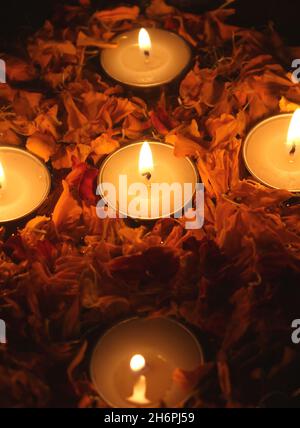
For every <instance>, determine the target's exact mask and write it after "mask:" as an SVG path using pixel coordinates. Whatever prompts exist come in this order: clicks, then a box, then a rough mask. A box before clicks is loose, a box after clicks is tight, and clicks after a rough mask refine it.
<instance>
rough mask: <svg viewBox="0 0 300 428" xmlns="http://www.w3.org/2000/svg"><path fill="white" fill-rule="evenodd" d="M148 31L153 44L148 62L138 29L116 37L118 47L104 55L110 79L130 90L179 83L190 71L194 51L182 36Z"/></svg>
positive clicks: (160, 30)
mask: <svg viewBox="0 0 300 428" xmlns="http://www.w3.org/2000/svg"><path fill="white" fill-rule="evenodd" d="M147 31H148V32H149V35H150V38H151V44H152V48H151V51H150V56H149V58H148V59H147V60H145V56H144V54H143V52H142V50H141V49H140V47H139V43H138V38H139V29H137V30H133V31H128V32H126V33H123V34H121V35H119V36H117V37H116V38H115V39H113V40H112V42H113V43H117V44H118V47H117V48H114V49H104V50H103V51H102V52H101V56H100V62H101V66H102V68H103V70H104V71H105V72H106V74H107V75H108V76H110V77H112V78H113V79H114V80H115V81H117V82H119V83H123V84H125V85H127V86H130V87H135V88H155V87H158V86H161V85H164V84H168V83H170V82H172V81H173V80H176V79H177V78H178V77H179V76H180V75H181V74H182V73H183V72H184V71H185V70H186V69H187V68H188V66H189V64H190V62H191V59H192V51H191V48H190V46H189V45H188V44H187V42H186V41H185V40H184V39H183V38H182V37H180V36H178V35H177V34H175V33H173V32H170V31H166V30H162V29H158V28H150V29H147Z"/></svg>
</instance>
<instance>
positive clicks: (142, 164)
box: [139, 142, 153, 180]
mask: <svg viewBox="0 0 300 428" xmlns="http://www.w3.org/2000/svg"><path fill="white" fill-rule="evenodd" d="M152 171H153V156H152V151H151V148H150V145H149V143H147V142H145V143H144V144H143V145H142V148H141V152H140V158H139V172H140V174H141V175H143V176H145V177H147V179H148V180H150V178H151V173H152Z"/></svg>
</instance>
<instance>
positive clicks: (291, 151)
mask: <svg viewBox="0 0 300 428" xmlns="http://www.w3.org/2000/svg"><path fill="white" fill-rule="evenodd" d="M296 149H297V146H296V144H295V143H293V146H292V148H291V150H290V155H291V156H294V155H295V153H296Z"/></svg>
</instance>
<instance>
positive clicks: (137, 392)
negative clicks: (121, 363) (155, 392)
mask: <svg viewBox="0 0 300 428" xmlns="http://www.w3.org/2000/svg"><path fill="white" fill-rule="evenodd" d="M145 366H146V361H145V358H144V357H143V356H142V355H134V356H133V357H132V358H131V360H130V368H131V370H132V371H133V372H141V371H142V370H143V369H144V368H145ZM146 392H147V379H146V376H144V375H141V376H139V377H138V380H137V381H136V383H135V384H134V386H133V393H132V395H131V396H130V397H128V398H127V400H128V401H129V402H131V403H133V404H136V405H140V406H142V405H144V406H146V405H148V404H150V403H151V401H150V400H148V398H147V397H146Z"/></svg>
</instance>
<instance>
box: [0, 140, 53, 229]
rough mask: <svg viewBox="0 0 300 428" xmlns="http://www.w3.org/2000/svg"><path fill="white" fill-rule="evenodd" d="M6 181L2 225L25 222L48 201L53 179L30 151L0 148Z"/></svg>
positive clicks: (0, 215)
mask: <svg viewBox="0 0 300 428" xmlns="http://www.w3.org/2000/svg"><path fill="white" fill-rule="evenodd" d="M0 162H1V165H2V167H3V171H4V174H5V182H4V184H3V186H2V189H1V190H0V224H1V223H2V224H4V223H5V224H6V223H10V222H15V221H17V220H22V219H24V218H26V217H27V216H29V215H30V214H32V213H33V212H34V211H36V210H37V209H38V208H39V207H40V206H41V205H42V204H43V203H44V202H45V200H46V199H47V197H48V195H49V192H50V188H51V177H50V173H49V171H48V169H47V167H46V165H45V164H44V163H43V162H42V161H41V160H40V159H38V158H37V157H36V156H34V155H33V154H31V153H30V152H28V151H26V150H24V149H20V148H17V147H12V146H0Z"/></svg>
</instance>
